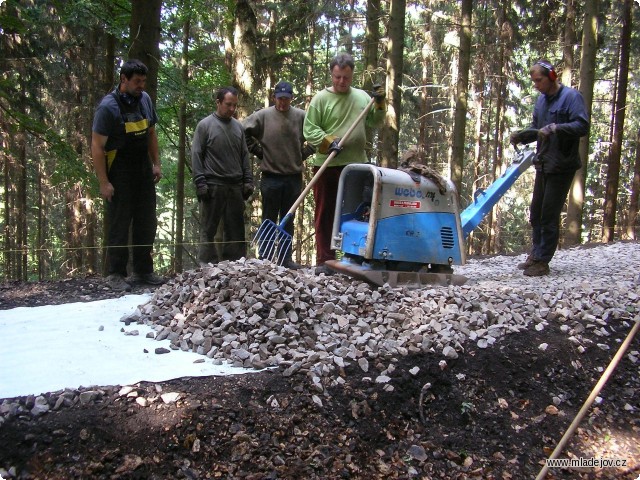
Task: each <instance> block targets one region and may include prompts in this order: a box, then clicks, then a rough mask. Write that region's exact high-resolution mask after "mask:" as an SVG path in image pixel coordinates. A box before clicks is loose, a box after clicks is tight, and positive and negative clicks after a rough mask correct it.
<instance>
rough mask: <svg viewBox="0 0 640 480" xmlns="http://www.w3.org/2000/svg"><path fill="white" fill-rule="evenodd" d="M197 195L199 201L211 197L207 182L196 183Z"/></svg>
mask: <svg viewBox="0 0 640 480" xmlns="http://www.w3.org/2000/svg"><path fill="white" fill-rule="evenodd" d="M196 196H197V197H198V201H199V202H204V201H205V200H208V199H209V187H207V184H206V183H200V184H199V185H196Z"/></svg>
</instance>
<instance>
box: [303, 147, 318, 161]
mask: <svg viewBox="0 0 640 480" xmlns="http://www.w3.org/2000/svg"><path fill="white" fill-rule="evenodd" d="M300 153H301V154H302V160H306V159H307V158H309V157H310V156H311V155H313V154H314V153H316V149H315V148H313V145H311V144H309V143H305V144H304V147H302V150H301V151H300Z"/></svg>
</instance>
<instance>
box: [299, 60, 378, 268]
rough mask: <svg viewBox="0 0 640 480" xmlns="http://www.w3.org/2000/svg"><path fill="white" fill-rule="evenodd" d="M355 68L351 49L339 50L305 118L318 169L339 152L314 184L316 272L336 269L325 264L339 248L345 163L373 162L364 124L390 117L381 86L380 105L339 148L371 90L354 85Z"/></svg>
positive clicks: (374, 125)
mask: <svg viewBox="0 0 640 480" xmlns="http://www.w3.org/2000/svg"><path fill="white" fill-rule="evenodd" d="M354 68H355V62H354V61H353V57H352V56H351V55H349V54H348V53H339V54H338V55H336V56H335V57H334V58H333V60H331V62H330V63H329V70H330V71H331V83H332V86H331V87H327V88H325V89H324V90H321V91H320V92H318V93H317V94H316V95H315V96H314V97H313V99H312V100H311V104H310V105H309V109H308V110H307V115H306V117H305V120H304V129H303V131H304V136H305V138H306V139H307V142H309V143H310V144H311V145H313V146H314V147H316V148H317V153H316V154H315V156H314V158H313V168H314V173H315V172H317V171H318V169H319V168H320V167H321V166H322V164H323V163H324V161H325V160H326V159H327V156H328V155H329V154H331V152H332V151H336V152H338V153H339V155H336V156H335V157H334V159H333V161H332V163H331V164H330V165H329V167H328V168H327V169H326V170H325V171H324V172H323V173H322V175H321V176H320V178H319V179H318V180H317V182H316V184H315V185H314V186H313V195H314V198H315V203H316V206H315V236H316V273H317V274H320V273H324V274H326V275H330V274H331V273H332V271H331V270H330V269H329V268H328V267H327V266H326V265H325V264H324V263H325V262H326V261H327V260H332V259H335V252H334V251H333V250H331V233H332V229H333V216H334V212H335V208H336V196H337V193H338V181H339V179H340V173H341V172H342V169H343V168H344V166H345V165H349V164H351V163H365V162H367V161H368V158H367V155H366V152H365V145H366V141H367V137H366V129H365V126H369V127H376V126H378V125H380V124H381V123H382V122H383V120H384V116H385V110H386V104H385V100H384V97H385V95H384V90H383V88H382V87H381V86H378V87H374V90H375V92H374V96H375V98H376V103H375V105H374V106H373V107H372V108H371V111H370V112H369V113H368V115H367V117H366V121H365V123H360V124H359V125H357V126H356V128H355V129H354V130H353V132H352V133H351V135H350V136H349V139H348V141H347V142H345V145H343V146H342V148H341V149H340V148H339V147H338V143H339V141H340V138H341V137H342V136H343V135H344V134H345V133H346V131H347V130H348V129H349V127H351V125H352V124H353V123H354V122H355V120H356V118H357V117H358V115H359V114H360V113H361V112H362V111H363V110H364V109H365V108H366V107H367V105H368V103H369V95H368V94H367V92H365V91H364V90H360V89H358V88H354V87H352V86H351V83H352V82H353V71H354Z"/></svg>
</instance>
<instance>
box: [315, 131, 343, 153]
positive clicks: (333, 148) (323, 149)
mask: <svg viewBox="0 0 640 480" xmlns="http://www.w3.org/2000/svg"><path fill="white" fill-rule="evenodd" d="M338 143H340V138H339V137H336V136H334V135H327V136H326V137H324V138H323V139H322V143H321V144H320V146H319V147H318V152H320V153H322V154H323V155H329V154H330V153H331V152H336V155H337V154H338V153H340V150H342V148H341V147H339V146H338Z"/></svg>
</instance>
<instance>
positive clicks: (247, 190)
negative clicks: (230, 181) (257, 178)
mask: <svg viewBox="0 0 640 480" xmlns="http://www.w3.org/2000/svg"><path fill="white" fill-rule="evenodd" d="M251 195H253V184H251V183H245V184H244V185H242V199H243V200H245V201H246V200H249V198H250V197H251Z"/></svg>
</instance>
